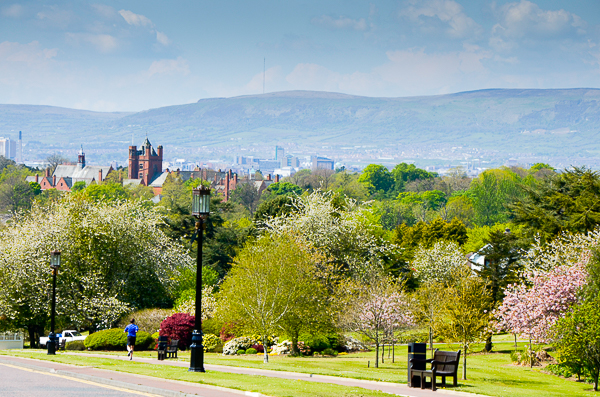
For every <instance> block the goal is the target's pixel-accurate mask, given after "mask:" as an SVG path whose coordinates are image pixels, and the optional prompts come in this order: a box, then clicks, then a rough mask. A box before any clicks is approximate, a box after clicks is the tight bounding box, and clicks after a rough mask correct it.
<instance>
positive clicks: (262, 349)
mask: <svg viewBox="0 0 600 397" xmlns="http://www.w3.org/2000/svg"><path fill="white" fill-rule="evenodd" d="M252 348H253V349H256V352H257V353H264V352H265V347H264V346H263V345H252Z"/></svg>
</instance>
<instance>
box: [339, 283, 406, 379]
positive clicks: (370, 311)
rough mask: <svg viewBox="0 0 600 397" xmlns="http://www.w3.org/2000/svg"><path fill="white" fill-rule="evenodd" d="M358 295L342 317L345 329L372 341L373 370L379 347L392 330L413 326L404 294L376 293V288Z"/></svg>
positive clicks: (376, 362) (377, 361)
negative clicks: (373, 343)
mask: <svg viewBox="0 0 600 397" xmlns="http://www.w3.org/2000/svg"><path fill="white" fill-rule="evenodd" d="M369 290H370V292H367V293H366V294H364V295H362V296H360V297H359V298H358V299H357V300H356V301H355V304H354V306H353V308H352V309H351V310H350V312H349V313H348V316H347V317H346V326H347V328H348V329H349V330H351V331H354V332H358V333H360V334H362V335H364V336H366V337H367V338H369V339H371V340H372V341H373V342H375V368H378V367H379V347H380V346H381V343H382V341H383V339H384V337H385V335H386V333H388V332H389V330H390V329H392V328H399V327H405V326H407V325H412V324H413V319H412V315H411V314H410V313H409V310H408V303H407V300H406V296H405V294H404V293H400V292H391V291H385V290H384V291H379V290H378V289H377V288H373V289H369Z"/></svg>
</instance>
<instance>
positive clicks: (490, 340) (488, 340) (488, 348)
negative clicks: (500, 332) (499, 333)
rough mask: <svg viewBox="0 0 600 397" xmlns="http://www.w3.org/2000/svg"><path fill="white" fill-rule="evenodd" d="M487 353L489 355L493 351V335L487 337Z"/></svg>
mask: <svg viewBox="0 0 600 397" xmlns="http://www.w3.org/2000/svg"><path fill="white" fill-rule="evenodd" d="M484 349H485V351H486V353H489V352H491V351H492V335H489V336H488V337H487V339H486V340H485V348H484Z"/></svg>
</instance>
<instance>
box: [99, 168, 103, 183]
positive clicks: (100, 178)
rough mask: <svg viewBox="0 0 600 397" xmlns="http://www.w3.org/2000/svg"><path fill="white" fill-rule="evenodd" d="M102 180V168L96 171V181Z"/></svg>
mask: <svg viewBox="0 0 600 397" xmlns="http://www.w3.org/2000/svg"><path fill="white" fill-rule="evenodd" d="M100 182H102V168H100V170H99V171H98V183H100Z"/></svg>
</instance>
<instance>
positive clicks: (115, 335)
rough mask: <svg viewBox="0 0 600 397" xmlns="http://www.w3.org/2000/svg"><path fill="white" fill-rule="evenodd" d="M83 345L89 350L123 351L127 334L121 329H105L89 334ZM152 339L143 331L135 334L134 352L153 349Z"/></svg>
mask: <svg viewBox="0 0 600 397" xmlns="http://www.w3.org/2000/svg"><path fill="white" fill-rule="evenodd" d="M83 344H84V345H85V347H86V348H88V349H91V350H125V349H126V345H127V334H125V332H123V330H122V329H121V328H112V329H106V330H104V331H98V332H95V333H93V334H90V335H89V336H88V337H87V338H85V341H83ZM153 345H154V339H153V338H152V336H151V335H150V334H149V333H147V332H144V331H140V332H138V333H137V338H136V340H135V348H136V350H146V349H148V348H149V347H153Z"/></svg>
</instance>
